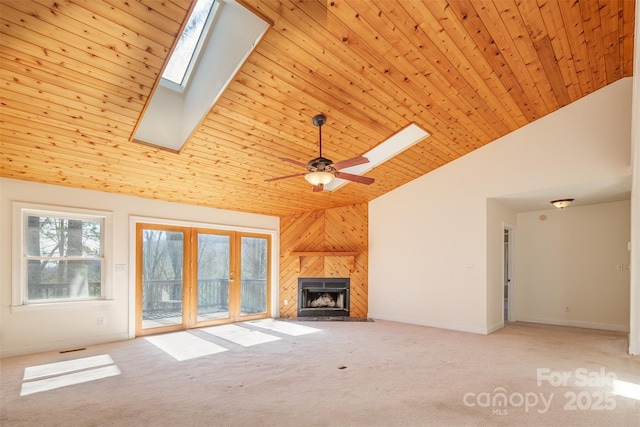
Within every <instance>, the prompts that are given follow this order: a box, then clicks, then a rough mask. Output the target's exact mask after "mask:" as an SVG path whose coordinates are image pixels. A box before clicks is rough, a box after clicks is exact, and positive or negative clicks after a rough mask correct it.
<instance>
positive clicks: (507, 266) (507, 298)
mask: <svg viewBox="0 0 640 427" xmlns="http://www.w3.org/2000/svg"><path fill="white" fill-rule="evenodd" d="M514 240H515V229H514V228H513V227H509V226H504V246H503V248H504V249H503V270H502V283H503V286H504V290H503V307H504V309H503V310H504V321H505V322H515V320H516V314H515V307H516V298H515V296H516V295H515V282H514V280H513V270H514V269H513V258H514V252H515V245H514Z"/></svg>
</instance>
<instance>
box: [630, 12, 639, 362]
mask: <svg viewBox="0 0 640 427" xmlns="http://www.w3.org/2000/svg"><path fill="white" fill-rule="evenodd" d="M635 22H636V29H635V45H634V56H633V115H632V117H633V121H632V135H631V140H632V146H633V149H632V157H633V171H634V173H633V183H632V190H631V295H630V309H631V313H630V316H631V321H630V322H629V323H630V327H629V353H630V354H634V355H640V25H639V24H638V22H640V0H636V21H635Z"/></svg>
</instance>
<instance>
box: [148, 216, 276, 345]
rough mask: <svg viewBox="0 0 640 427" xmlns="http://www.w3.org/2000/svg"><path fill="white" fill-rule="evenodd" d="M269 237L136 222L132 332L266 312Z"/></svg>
mask: <svg viewBox="0 0 640 427" xmlns="http://www.w3.org/2000/svg"><path fill="white" fill-rule="evenodd" d="M270 237H271V236H269V235H263V234H254V233H244V232H235V231H224V230H213V229H201V228H189V227H178V226H169V225H159V224H142V223H139V224H137V226H136V335H137V336H140V335H148V334H155V333H159V332H168V331H175V330H181V329H188V328H195V327H201V326H208V325H214V324H219V323H229V322H236V321H240V320H251V319H258V318H264V317H269V316H270V296H271V286H270V259H271V254H270V248H271V239H270Z"/></svg>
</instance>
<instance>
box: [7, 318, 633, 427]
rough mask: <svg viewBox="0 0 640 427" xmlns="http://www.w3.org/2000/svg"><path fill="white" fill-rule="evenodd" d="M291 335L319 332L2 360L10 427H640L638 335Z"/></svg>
mask: <svg viewBox="0 0 640 427" xmlns="http://www.w3.org/2000/svg"><path fill="white" fill-rule="evenodd" d="M286 323H289V322H286ZM290 324H296V325H303V326H305V327H311V328H315V329H318V330H317V331H315V332H313V333H307V334H299V335H296V334H292V333H290V331H287V330H286V329H278V328H276V329H275V330H274V329H273V328H272V329H265V328H264V327H259V326H257V325H255V324H250V323H242V324H238V325H236V326H238V327H240V328H243V329H246V330H248V333H249V334H247V333H243V332H247V331H243V330H241V329H237V328H226V329H222V330H220V331H218V332H216V331H214V330H209V331H205V330H192V331H189V332H188V333H186V334H184V333H183V334H181V335H179V336H176V337H173V338H180V339H179V340H177V341H176V342H177V343H178V344H177V345H178V346H181V347H182V350H189V351H191V350H193V351H200V352H201V353H200V354H202V355H201V356H199V357H195V356H192V357H190V356H189V352H188V351H187V352H186V353H185V352H184V351H183V352H182V353H181V354H182V355H183V356H182V357H181V358H182V360H178V359H177V358H176V357H175V355H174V356H172V355H171V354H170V353H167V352H166V351H165V350H163V349H162V348H161V344H162V343H159V342H156V343H153V342H151V341H150V340H148V339H145V338H139V339H135V340H129V341H123V342H116V343H111V344H104V345H95V346H89V347H87V348H86V349H85V350H80V351H75V352H68V353H60V352H49V353H42V354H35V355H29V356H21V357H14V358H6V359H3V360H2V361H1V363H2V367H1V374H2V377H1V385H2V389H1V400H0V403H1V405H2V406H1V409H0V424H1V425H2V426H462V425H510V426H556V425H557V426H574V425H575V426H578V425H579V426H639V425H640V391H639V390H640V358H638V357H631V356H629V355H627V354H626V351H627V337H626V334H622V333H616V332H606V331H594V330H585V329H577V328H565V327H554V326H545V325H535V324H526V323H515V324H510V325H508V326H507V327H505V328H504V329H502V330H500V331H498V332H495V333H493V334H491V335H489V336H481V335H475V334H468V333H462V332H455V331H447V330H441V329H435V328H428V327H422V326H415V325H406V324H401V323H395V322H387V321H380V320H378V321H375V322H290ZM285 326H286V325H285ZM252 331H255V332H259V333H256V334H255V335H251V334H250V333H252ZM164 338H166V339H169V338H171V339H173V338H172V337H164ZM234 340H235V341H236V342H234ZM161 341H162V340H161ZM163 342H165V344H162V345H169V344H166V340H165V341H163ZM190 346H194V347H193V349H191V347H190ZM185 354H186V355H185ZM78 360H80V361H83V363H84V365H74V366H70V364H72V363H78V362H73V361H78ZM60 362H63V363H60ZM102 374H104V375H102ZM60 378H66V379H68V381H70V382H73V381H74V380H73V379H74V378H76V379H77V378H81V380H79V381H78V383H77V384H70V385H65V386H60V385H61V383H60ZM82 381H84V382H82ZM613 392H615V394H614V393H613Z"/></svg>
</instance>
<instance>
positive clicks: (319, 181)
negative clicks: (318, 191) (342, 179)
mask: <svg viewBox="0 0 640 427" xmlns="http://www.w3.org/2000/svg"><path fill="white" fill-rule="evenodd" d="M335 177H336V176H335V175H334V174H332V173H331V172H324V171H316V172H309V173H308V174H305V176H304V179H305V180H307V182H308V183H309V184H311V185H325V184H328V183H330V182H331V181H333V179H334V178H335Z"/></svg>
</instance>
